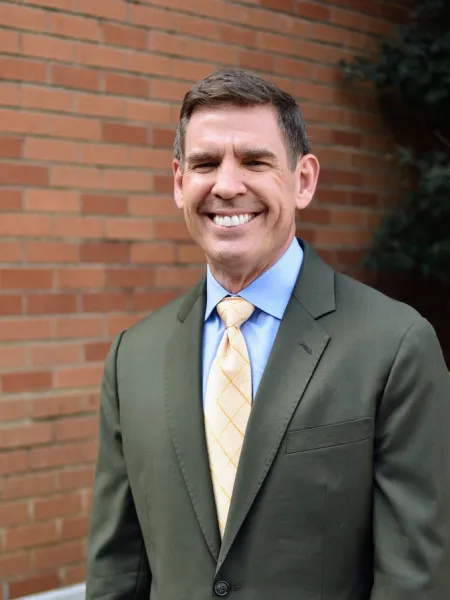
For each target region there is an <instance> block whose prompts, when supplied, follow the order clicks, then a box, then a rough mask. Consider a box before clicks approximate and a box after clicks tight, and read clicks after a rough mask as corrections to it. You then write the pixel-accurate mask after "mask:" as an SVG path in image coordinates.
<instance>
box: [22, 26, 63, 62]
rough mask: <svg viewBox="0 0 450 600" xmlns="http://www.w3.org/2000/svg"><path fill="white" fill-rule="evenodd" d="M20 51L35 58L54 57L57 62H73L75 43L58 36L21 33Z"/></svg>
mask: <svg viewBox="0 0 450 600" xmlns="http://www.w3.org/2000/svg"><path fill="white" fill-rule="evenodd" d="M22 53H23V54H25V55H27V56H34V57H37V58H49V59H55V60H58V61H59V62H73V61H74V59H75V44H74V43H73V42H69V41H67V40H60V39H58V38H54V37H50V36H43V35H34V34H31V33H24V34H22Z"/></svg>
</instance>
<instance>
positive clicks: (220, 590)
mask: <svg viewBox="0 0 450 600" xmlns="http://www.w3.org/2000/svg"><path fill="white" fill-rule="evenodd" d="M229 591H230V584H229V583H227V582H226V581H218V582H217V583H216V584H215V585H214V593H215V594H216V596H227V595H228V592H229Z"/></svg>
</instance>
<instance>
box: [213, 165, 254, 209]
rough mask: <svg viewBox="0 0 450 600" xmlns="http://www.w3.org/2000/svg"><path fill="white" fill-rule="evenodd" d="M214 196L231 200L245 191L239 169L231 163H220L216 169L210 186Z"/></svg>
mask: <svg viewBox="0 0 450 600" xmlns="http://www.w3.org/2000/svg"><path fill="white" fill-rule="evenodd" d="M211 191H212V193H213V194H214V196H215V197H216V198H220V199H222V200H232V199H233V198H235V197H236V196H239V195H243V194H245V193H246V191H247V188H246V186H245V185H244V182H243V180H242V173H241V172H240V169H239V168H238V167H237V166H235V165H233V164H230V163H228V164H222V165H221V166H220V168H219V169H217V171H216V180H215V182H214V186H213V188H212V190H211Z"/></svg>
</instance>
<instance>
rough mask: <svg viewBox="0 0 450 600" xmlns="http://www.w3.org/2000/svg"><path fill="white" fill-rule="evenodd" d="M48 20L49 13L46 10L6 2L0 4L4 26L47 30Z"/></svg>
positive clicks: (0, 13) (0, 14)
mask: <svg viewBox="0 0 450 600" xmlns="http://www.w3.org/2000/svg"><path fill="white" fill-rule="evenodd" d="M46 21H47V15H46V13H45V11H44V10H38V9H35V8H28V7H25V6H18V5H17V4H10V3H5V2H3V3H2V4H0V23H1V24H2V26H3V27H12V28H17V29H30V30H31V31H36V30H37V31H45V29H46V25H47V23H46Z"/></svg>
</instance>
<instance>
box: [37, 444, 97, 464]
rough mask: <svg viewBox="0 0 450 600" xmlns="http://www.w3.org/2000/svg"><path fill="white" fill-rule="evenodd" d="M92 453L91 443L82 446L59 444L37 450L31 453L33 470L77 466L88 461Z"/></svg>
mask: <svg viewBox="0 0 450 600" xmlns="http://www.w3.org/2000/svg"><path fill="white" fill-rule="evenodd" d="M90 453H91V445H90V444H89V442H84V443H80V444H57V445H54V446H52V447H51V448H35V449H34V450H32V451H31V458H30V464H31V467H32V468H33V469H49V468H52V467H62V466H66V465H76V464H80V463H84V462H86V461H87V460H88V458H87V454H89V455H90Z"/></svg>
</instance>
